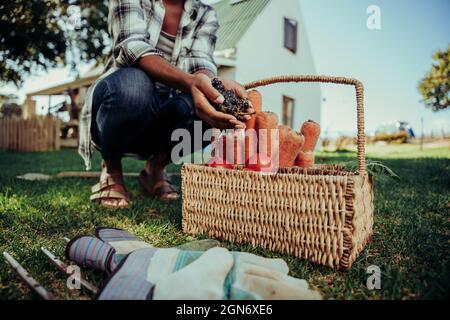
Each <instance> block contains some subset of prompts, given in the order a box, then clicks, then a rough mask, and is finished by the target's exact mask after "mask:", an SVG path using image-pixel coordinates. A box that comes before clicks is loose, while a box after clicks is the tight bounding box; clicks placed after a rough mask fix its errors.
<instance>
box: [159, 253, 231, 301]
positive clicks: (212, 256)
mask: <svg viewBox="0 0 450 320" xmlns="http://www.w3.org/2000/svg"><path fill="white" fill-rule="evenodd" d="M232 266H233V256H232V255H231V254H230V252H229V251H228V250H227V249H225V248H212V249H209V250H208V251H206V252H205V253H203V254H202V255H201V256H200V257H199V258H198V259H196V260H195V261H194V262H192V263H190V264H188V265H187V266H186V267H184V268H182V269H180V270H178V271H176V272H174V273H172V274H170V275H167V276H166V277H162V278H161V279H159V281H157V282H156V283H155V290H154V296H153V299H155V300H186V299H189V300H220V299H224V283H225V279H226V277H227V275H228V272H229V271H230V269H231V267H232ZM174 288H176V290H174Z"/></svg>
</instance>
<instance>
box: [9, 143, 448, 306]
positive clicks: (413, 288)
mask: <svg viewBox="0 0 450 320" xmlns="http://www.w3.org/2000/svg"><path fill="white" fill-rule="evenodd" d="M368 156H369V158H370V159H372V160H378V161H382V162H383V163H384V164H385V165H387V166H388V167H390V168H391V169H393V170H394V171H395V172H396V173H397V174H398V175H399V176H400V178H401V180H400V181H396V180H392V179H389V178H387V177H383V176H382V177H377V178H376V179H375V225H374V237H373V241H372V242H371V243H369V244H368V246H367V247H366V249H365V250H364V251H363V252H362V254H361V255H360V256H359V257H358V260H357V261H356V262H355V264H354V265H353V267H352V269H351V270H349V271H336V270H332V269H330V268H327V267H324V266H318V265H314V264H312V263H310V262H308V261H304V260H299V259H296V258H293V257H289V256H286V255H280V254H276V253H271V252H269V251H266V250H261V249H256V248H252V247H251V246H249V245H233V244H229V243H224V246H226V247H228V248H230V249H233V250H245V251H249V252H252V253H257V254H260V255H264V256H268V257H281V258H283V259H285V260H286V261H287V263H288V265H289V267H290V270H291V271H290V273H291V275H293V276H296V277H300V278H304V279H306V280H308V281H310V282H311V283H312V284H313V285H315V286H317V287H318V288H319V289H320V290H321V291H322V292H323V294H324V296H325V298H328V299H444V298H446V297H448V295H449V286H450V260H449V252H450V250H449V244H450V237H449V234H450V228H449V222H450V215H449V213H450V212H449V211H450V151H449V149H448V148H437V149H429V150H425V151H419V150H418V149H417V147H416V146H393V147H391V146H389V147H387V148H376V149H369V150H368ZM354 157H355V154H354V153H352V152H345V153H321V154H320V155H319V160H320V161H323V162H329V163H335V162H343V161H348V160H353V159H354ZM94 163H99V157H98V155H96V159H95V161H94ZM81 165H82V162H81V159H80V158H79V157H78V155H77V154H76V152H75V151H74V150H62V151H58V152H46V153H11V152H0V251H4V250H7V251H8V252H9V253H11V254H12V255H13V256H14V257H16V259H17V260H18V261H20V263H21V264H22V265H23V266H24V267H26V268H27V269H28V270H29V271H30V273H31V274H33V275H34V276H35V277H36V278H37V279H38V280H39V281H40V282H41V283H42V284H43V285H44V286H45V287H47V288H48V289H50V290H51V291H52V292H54V293H55V294H56V295H57V297H59V298H67V299H87V298H90V297H89V296H88V295H86V294H85V293H84V292H83V291H69V290H68V289H66V285H65V282H66V277H65V275H64V274H62V273H60V272H59V271H57V270H56V269H55V268H54V266H53V265H51V264H50V263H49V262H48V261H47V260H46V259H45V257H44V256H43V254H41V252H40V250H39V248H40V247H41V246H46V247H48V248H50V249H51V251H53V252H55V253H57V255H58V256H59V257H63V250H64V241H63V240H62V237H63V236H68V237H72V236H75V235H79V234H92V233H93V230H94V228H95V227H97V226H115V227H120V228H124V229H127V230H129V231H131V232H133V233H135V234H137V235H138V236H139V237H140V238H142V239H143V240H146V241H148V242H149V243H151V244H153V245H154V246H158V247H170V246H175V245H179V244H182V243H185V242H187V241H191V240H193V239H195V238H194V237H191V236H187V235H185V234H183V233H182V232H181V228H180V222H181V221H180V220H181V203H180V202H175V203H164V202H161V201H157V200H153V199H150V198H146V197H144V196H142V195H141V193H140V188H139V187H138V184H137V181H136V180H134V179H127V181H126V182H127V185H128V186H129V189H130V190H131V192H132V196H133V200H134V203H133V207H132V208H130V209H127V210H121V211H117V212H114V211H111V210H108V209H104V208H102V207H99V206H97V205H95V204H92V203H90V202H89V201H88V198H89V193H90V186H91V185H92V184H93V183H94V181H93V180H87V179H77V178H65V179H57V178H55V179H52V180H48V181H23V180H19V179H17V178H16V176H17V175H19V174H24V173H27V172H39V173H45V174H56V173H58V172H60V171H69V170H77V171H79V170H82V166H81ZM141 166H142V163H141V162H139V161H136V160H131V159H126V160H125V162H124V167H125V170H126V171H132V172H138V171H139V170H140V169H141ZM94 169H96V170H98V169H99V168H98V167H96V168H94ZM177 170H179V167H177V166H171V167H170V171H177ZM175 182H176V183H177V184H179V183H180V179H179V178H175ZM370 265H377V266H379V267H380V268H381V272H382V276H381V289H380V290H369V289H367V287H366V280H367V277H368V274H366V269H367V267H368V266H370ZM83 271H85V270H83ZM85 272H87V273H85V274H84V275H85V276H87V277H88V278H89V279H90V280H92V281H93V282H94V283H97V284H100V282H101V281H102V275H101V274H98V273H94V272H90V271H85ZM36 298H37V296H36V295H35V294H34V293H32V292H30V290H28V289H27V288H26V287H25V286H24V285H23V284H22V283H21V282H20V281H19V280H17V278H16V276H15V274H14V273H13V272H11V271H10V269H9V268H8V266H7V265H6V263H5V262H4V261H3V259H2V258H0V299H36Z"/></svg>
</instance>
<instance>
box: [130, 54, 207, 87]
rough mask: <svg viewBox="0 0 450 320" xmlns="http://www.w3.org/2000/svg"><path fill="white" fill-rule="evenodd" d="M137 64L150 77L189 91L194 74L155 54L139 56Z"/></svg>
mask: <svg viewBox="0 0 450 320" xmlns="http://www.w3.org/2000/svg"><path fill="white" fill-rule="evenodd" d="M137 66H138V67H139V68H140V69H142V70H144V71H145V72H146V73H147V74H148V75H150V76H151V77H152V79H154V80H156V81H158V82H161V83H163V84H165V85H166V86H170V87H172V88H175V89H178V90H181V91H184V92H189V90H190V87H191V84H192V81H193V79H194V75H192V74H189V73H187V72H184V71H183V70H180V69H178V68H177V67H175V66H173V65H171V64H170V63H169V62H167V61H166V60H164V59H163V58H162V57H160V56H156V55H151V56H145V57H142V58H140V59H139V61H138V64H137ZM202 71H203V70H202Z"/></svg>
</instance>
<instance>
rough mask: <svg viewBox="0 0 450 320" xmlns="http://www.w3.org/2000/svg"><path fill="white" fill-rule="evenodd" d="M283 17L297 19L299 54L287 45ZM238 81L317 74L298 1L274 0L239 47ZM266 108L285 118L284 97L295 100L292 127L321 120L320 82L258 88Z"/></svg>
mask: <svg viewBox="0 0 450 320" xmlns="http://www.w3.org/2000/svg"><path fill="white" fill-rule="evenodd" d="M284 17H287V18H292V19H295V20H297V21H298V32H297V34H298V39H297V53H296V54H293V53H291V52H290V51H288V50H287V49H285V48H284V45H283V39H284V34H283V32H284ZM236 49H237V60H236V70H235V80H236V81H238V82H239V83H242V84H244V83H247V82H250V81H253V80H258V79H262V78H266V77H272V76H276V75H290V74H316V71H315V67H314V63H313V59H312V54H311V51H310V46H309V41H308V38H307V34H306V30H305V25H304V21H303V19H302V16H301V13H300V3H299V0H272V1H271V2H270V3H269V4H268V5H267V7H266V8H265V9H264V10H263V12H262V13H261V14H260V16H259V17H258V18H257V19H256V20H255V22H254V23H253V24H252V26H251V27H250V28H249V29H248V30H247V32H246V33H245V35H244V36H243V37H242V38H241V40H240V41H239V43H238V46H237V48H236ZM258 90H259V91H260V92H261V93H262V94H263V108H264V110H265V111H273V112H276V113H277V114H278V117H279V121H280V123H281V121H282V96H283V95H287V96H290V97H292V98H294V99H295V110H294V120H293V126H294V128H295V129H298V128H299V127H300V125H301V124H302V123H303V122H304V121H306V120H308V119H312V120H315V121H317V122H320V106H321V92H320V86H319V85H318V84H278V85H271V86H269V87H264V88H261V89H258Z"/></svg>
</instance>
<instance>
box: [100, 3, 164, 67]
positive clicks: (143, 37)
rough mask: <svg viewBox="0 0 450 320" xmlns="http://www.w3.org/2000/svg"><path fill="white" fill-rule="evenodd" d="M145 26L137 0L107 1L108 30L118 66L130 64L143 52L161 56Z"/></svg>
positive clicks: (142, 11) (142, 12)
mask: <svg viewBox="0 0 450 320" xmlns="http://www.w3.org/2000/svg"><path fill="white" fill-rule="evenodd" d="M147 27H148V26H147V21H146V20H145V15H144V9H143V8H142V6H141V4H140V1H139V0H110V1H109V31H110V34H111V37H112V40H113V56H114V60H115V62H116V64H117V65H118V66H120V67H128V66H131V65H133V64H134V63H135V62H136V61H137V60H138V59H139V58H140V57H141V56H142V55H143V54H146V55H159V56H162V54H161V52H160V51H159V50H158V49H156V48H155V47H154V46H153V45H152V44H151V42H150V33H149V31H148V28H147Z"/></svg>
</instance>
